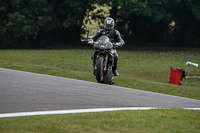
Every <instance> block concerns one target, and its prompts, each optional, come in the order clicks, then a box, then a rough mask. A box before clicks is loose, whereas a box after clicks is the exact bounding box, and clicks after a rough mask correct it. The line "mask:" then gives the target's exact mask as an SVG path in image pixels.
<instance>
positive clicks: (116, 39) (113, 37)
mask: <svg viewBox="0 0 200 133" xmlns="http://www.w3.org/2000/svg"><path fill="white" fill-rule="evenodd" d="M114 27H115V21H114V20H113V19H112V18H107V19H105V21H104V29H100V30H99V31H97V33H96V34H95V35H94V36H93V37H92V40H93V41H97V40H98V39H99V38H100V37H101V36H102V35H106V36H107V37H108V38H109V39H110V42H112V43H113V45H114V46H123V45H124V44H125V42H124V40H123V39H122V38H121V35H120V33H119V31H118V30H115V29H114ZM112 53H113V56H114V66H113V69H112V70H113V74H114V75H115V76H118V75H119V73H118V72H117V63H118V60H119V56H118V54H117V51H116V49H112ZM92 58H93V66H94V60H95V59H94V54H93V55H92Z"/></svg>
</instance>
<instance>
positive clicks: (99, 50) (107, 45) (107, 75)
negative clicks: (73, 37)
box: [88, 35, 118, 85]
mask: <svg viewBox="0 0 200 133" xmlns="http://www.w3.org/2000/svg"><path fill="white" fill-rule="evenodd" d="M88 43H89V44H92V45H93V46H94V49H95V52H94V53H93V56H92V59H93V65H94V71H93V75H94V76H95V77H96V80H97V82H98V83H104V84H109V85H112V84H114V83H115V82H114V75H113V73H112V68H113V64H114V57H113V53H114V50H113V49H115V48H116V47H118V45H117V44H115V43H111V42H110V41H109V38H108V37H107V36H105V35H103V36H101V37H100V38H99V40H98V41H97V42H95V43H93V42H92V43H91V42H90V41H88Z"/></svg>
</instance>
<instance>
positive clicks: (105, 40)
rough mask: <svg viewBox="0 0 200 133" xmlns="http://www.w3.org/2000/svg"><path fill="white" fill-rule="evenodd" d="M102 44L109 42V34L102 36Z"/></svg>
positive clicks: (100, 40)
mask: <svg viewBox="0 0 200 133" xmlns="http://www.w3.org/2000/svg"><path fill="white" fill-rule="evenodd" d="M99 42H100V44H105V43H107V42H109V38H108V37H107V36H101V37H100V39H99Z"/></svg>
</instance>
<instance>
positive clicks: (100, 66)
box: [96, 57, 104, 83]
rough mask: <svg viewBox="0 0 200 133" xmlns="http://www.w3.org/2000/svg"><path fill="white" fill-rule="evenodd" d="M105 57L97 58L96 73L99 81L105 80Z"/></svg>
mask: <svg viewBox="0 0 200 133" xmlns="http://www.w3.org/2000/svg"><path fill="white" fill-rule="evenodd" d="M103 61H104V59H103V57H99V59H98V60H97V73H96V79H97V81H98V83H102V82H103Z"/></svg>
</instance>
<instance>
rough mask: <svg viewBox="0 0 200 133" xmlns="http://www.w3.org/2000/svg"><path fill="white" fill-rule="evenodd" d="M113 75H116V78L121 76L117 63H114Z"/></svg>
mask: <svg viewBox="0 0 200 133" xmlns="http://www.w3.org/2000/svg"><path fill="white" fill-rule="evenodd" d="M113 74H114V75H115V76H119V73H118V72H117V61H115V62H114V66H113Z"/></svg>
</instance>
